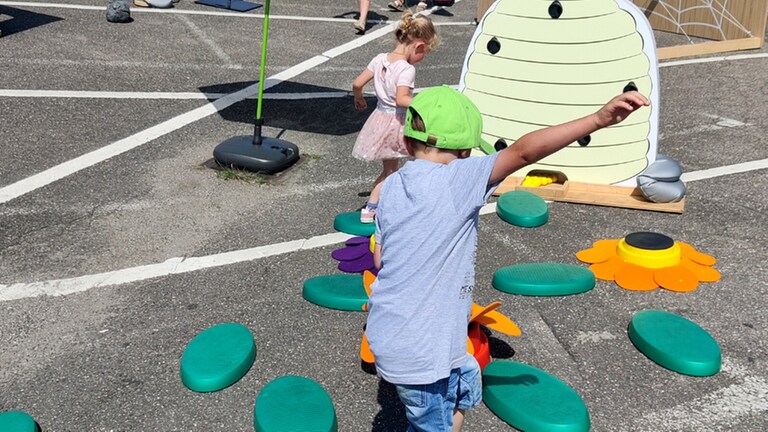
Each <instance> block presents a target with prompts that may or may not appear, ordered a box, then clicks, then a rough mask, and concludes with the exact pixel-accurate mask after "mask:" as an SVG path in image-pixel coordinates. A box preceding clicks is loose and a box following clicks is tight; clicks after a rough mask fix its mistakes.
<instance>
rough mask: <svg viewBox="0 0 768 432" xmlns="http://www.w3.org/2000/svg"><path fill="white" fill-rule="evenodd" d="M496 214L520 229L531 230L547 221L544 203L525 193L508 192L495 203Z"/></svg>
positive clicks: (533, 195)
mask: <svg viewBox="0 0 768 432" xmlns="http://www.w3.org/2000/svg"><path fill="white" fill-rule="evenodd" d="M496 214H497V215H499V217H500V218H502V219H503V220H505V221H507V222H509V223H511V224H512V225H517V226H520V227H526V228H533V227H537V226H541V225H544V224H545V223H547V220H549V208H548V207H547V203H546V201H544V200H543V199H541V197H539V196H538V195H535V194H532V193H530V192H527V191H509V192H505V193H503V194H501V196H500V197H499V199H498V201H497V202H496Z"/></svg>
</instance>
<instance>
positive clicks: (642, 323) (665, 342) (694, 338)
mask: <svg viewBox="0 0 768 432" xmlns="http://www.w3.org/2000/svg"><path fill="white" fill-rule="evenodd" d="M627 333H628V335H629V340H631V341H632V343H633V344H634V345H635V347H637V349H638V350H640V352H641V353H643V354H645V355H646V356H647V357H648V358H649V359H651V360H653V361H654V362H656V363H657V364H659V365H661V366H663V367H665V368H667V369H670V370H672V371H675V372H678V373H681V374H683V375H691V376H702V377H703V376H711V375H714V374H716V373H718V372H719V371H720V366H721V363H722V355H721V352H720V346H719V345H718V344H717V341H716V340H715V339H714V338H713V337H712V336H711V335H710V334H709V333H707V331H706V330H704V329H703V328H701V327H699V325H698V324H696V323H694V322H693V321H690V320H688V319H687V318H683V317H681V316H679V315H675V314H673V313H670V312H665V311H660V310H644V311H640V312H637V313H636V314H635V315H634V316H633V317H632V320H631V321H630V323H629V328H628V331H627Z"/></svg>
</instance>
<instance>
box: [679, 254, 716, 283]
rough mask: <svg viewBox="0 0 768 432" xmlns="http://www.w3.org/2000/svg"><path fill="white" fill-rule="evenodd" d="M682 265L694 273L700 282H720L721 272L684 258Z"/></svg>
mask: <svg viewBox="0 0 768 432" xmlns="http://www.w3.org/2000/svg"><path fill="white" fill-rule="evenodd" d="M680 265H682V266H683V267H685V268H687V269H688V270H690V271H692V272H693V274H695V275H696V277H697V278H698V279H699V281H700V282H716V281H719V280H720V272H719V271H717V270H715V269H713V268H712V267H707V266H703V265H701V264H698V263H696V262H695V261H692V260H691V259H689V258H687V257H685V256H683V259H682V260H681V261H680Z"/></svg>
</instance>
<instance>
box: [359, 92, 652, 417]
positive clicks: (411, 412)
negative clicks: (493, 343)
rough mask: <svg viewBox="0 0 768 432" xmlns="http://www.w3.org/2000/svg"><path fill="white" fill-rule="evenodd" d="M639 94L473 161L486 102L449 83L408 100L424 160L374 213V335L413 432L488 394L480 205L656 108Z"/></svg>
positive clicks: (415, 147) (412, 145) (413, 143)
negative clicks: (478, 290)
mask: <svg viewBox="0 0 768 432" xmlns="http://www.w3.org/2000/svg"><path fill="white" fill-rule="evenodd" d="M648 104H649V102H648V99H646V98H645V97H644V96H643V95H641V94H639V93H637V92H627V93H624V94H622V95H619V96H616V97H615V98H613V99H612V100H611V101H610V102H608V103H607V104H606V105H605V106H604V107H602V108H601V109H600V110H599V111H597V112H596V113H594V114H591V115H589V116H586V117H583V118H580V119H578V120H574V121H571V122H568V123H564V124H562V125H558V126H553V127H549V128H546V129H542V130H538V131H535V132H531V133H529V134H526V135H524V136H522V137H521V138H520V139H518V140H517V141H515V143H514V144H512V145H511V146H509V147H507V148H506V149H504V150H502V151H500V152H498V153H493V154H491V155H489V156H485V157H473V158H469V154H470V151H471V149H473V148H475V147H482V148H483V149H485V150H488V149H490V150H491V151H493V147H491V146H490V145H489V144H488V143H486V142H485V141H483V139H482V138H481V136H480V134H481V132H482V128H483V126H482V117H481V115H480V112H479V111H478V109H477V107H475V105H474V104H473V103H472V102H471V101H470V100H469V99H468V98H467V97H466V96H464V95H463V94H461V93H459V92H458V91H456V90H453V89H452V88H450V87H447V86H442V87H433V88H430V89H427V90H425V91H422V92H421V93H419V94H418V95H417V96H416V97H415V98H414V99H413V102H412V103H411V105H410V107H409V109H408V111H407V113H406V120H405V128H404V134H405V136H406V143H407V147H408V151H409V152H410V153H411V154H412V155H413V156H414V158H415V160H413V161H410V162H408V163H406V164H405V165H404V166H403V167H402V168H401V169H400V170H398V171H397V172H395V173H394V174H392V175H391V176H389V177H388V178H387V179H386V180H385V181H384V183H383V187H382V190H381V199H380V202H379V207H378V210H377V214H376V248H375V252H374V255H375V262H376V266H377V267H378V268H379V269H380V271H379V274H378V277H377V279H376V281H375V282H374V284H373V286H372V287H371V290H372V292H371V296H370V300H369V302H368V306H369V312H368V323H367V327H366V328H367V330H366V333H367V338H368V342H369V344H370V348H371V351H372V352H373V354H374V356H375V358H376V370H377V372H378V373H379V375H380V376H381V377H382V378H384V379H385V380H387V381H388V382H390V383H392V384H394V385H395V387H396V388H397V392H398V395H399V397H400V400H401V401H402V402H403V404H404V405H405V408H406V417H407V418H408V422H409V424H410V427H409V428H408V431H428V432H436V431H437V432H439V431H451V430H453V431H458V430H460V429H461V425H462V422H463V418H464V411H465V410H467V409H469V408H472V407H474V406H476V405H477V404H478V403H480V401H481V397H482V392H481V382H480V378H481V376H480V368H479V366H478V364H477V361H475V359H474V357H472V356H471V355H469V354H468V353H467V342H466V339H467V326H468V324H469V317H470V312H471V309H472V292H473V290H474V283H475V253H476V249H477V226H478V219H479V214H480V208H481V207H482V206H483V205H484V204H485V202H486V200H487V199H488V198H489V197H490V195H491V193H492V192H493V190H494V189H495V188H496V186H497V185H498V183H499V182H500V181H501V180H503V179H504V178H505V177H507V176H508V175H509V174H511V173H512V172H514V171H517V170H519V169H520V168H523V167H524V166H526V165H529V164H531V163H534V162H536V161H538V160H539V159H541V158H543V157H545V156H547V155H549V154H551V153H554V152H556V151H557V150H560V149H562V148H563V147H565V146H567V145H568V144H570V143H573V142H575V141H576V140H578V139H579V138H581V137H584V136H586V135H589V134H590V133H592V132H594V131H596V130H598V129H601V128H603V127H606V126H610V125H612V124H616V123H618V122H621V121H622V120H624V119H625V118H626V117H627V116H628V115H629V114H630V113H632V112H633V111H635V110H636V109H638V108H640V107H642V106H646V105H648Z"/></svg>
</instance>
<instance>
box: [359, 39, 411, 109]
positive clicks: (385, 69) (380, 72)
mask: <svg viewBox="0 0 768 432" xmlns="http://www.w3.org/2000/svg"><path fill="white" fill-rule="evenodd" d="M368 70H370V71H371V72H373V85H374V87H375V89H376V97H377V98H378V99H379V104H380V105H384V106H387V107H391V108H395V107H397V104H396V103H395V100H396V98H397V87H399V86H407V87H409V88H410V89H411V93H412V92H413V88H414V86H415V81H416V68H415V67H413V65H412V64H410V63H408V62H407V61H405V60H397V61H394V62H392V63H390V62H389V60H387V53H381V54H379V55H377V56H376V57H374V58H373V60H371V62H370V63H369V64H368Z"/></svg>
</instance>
